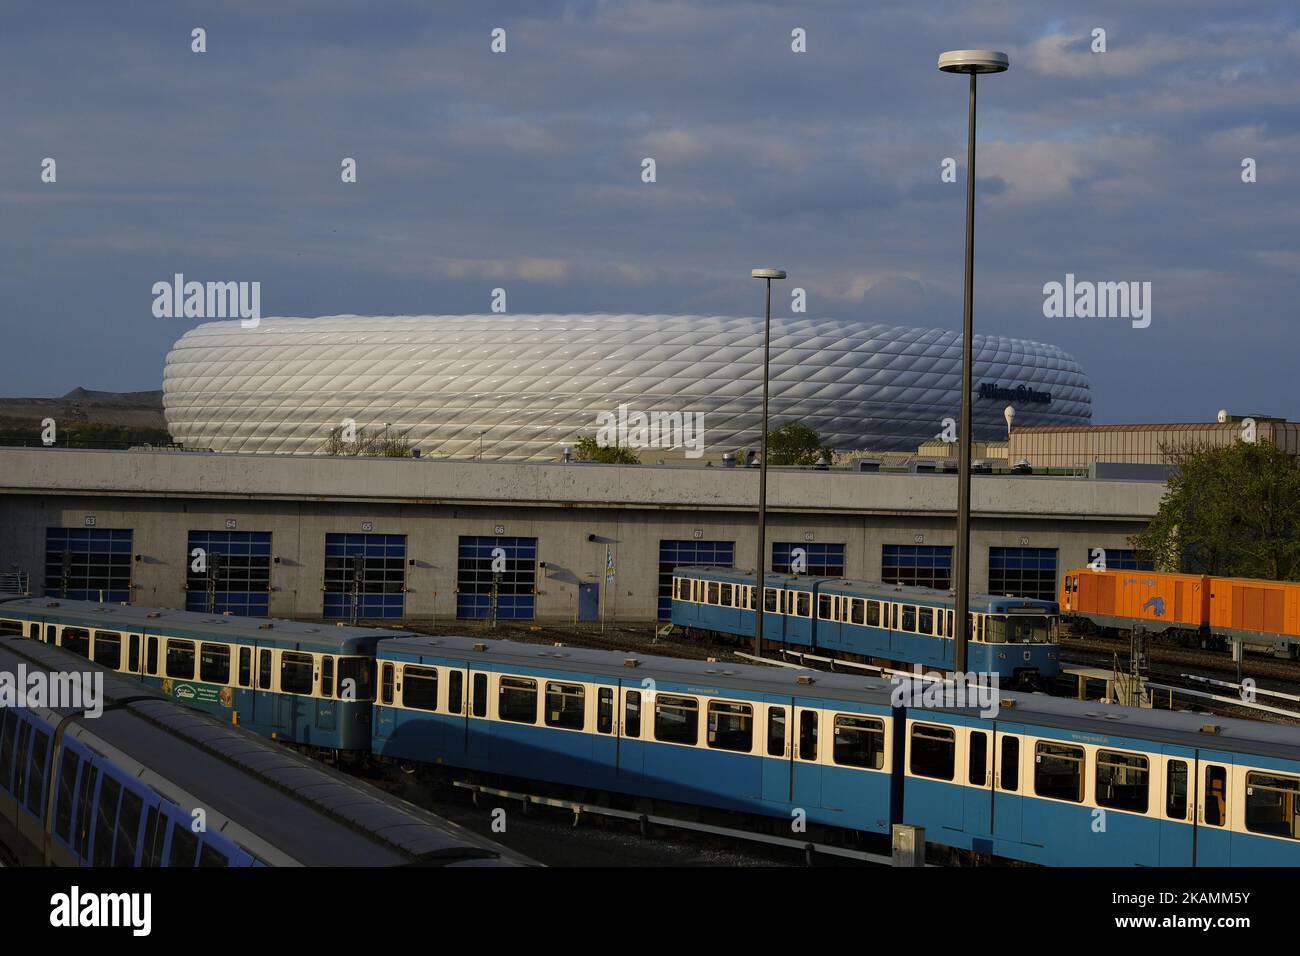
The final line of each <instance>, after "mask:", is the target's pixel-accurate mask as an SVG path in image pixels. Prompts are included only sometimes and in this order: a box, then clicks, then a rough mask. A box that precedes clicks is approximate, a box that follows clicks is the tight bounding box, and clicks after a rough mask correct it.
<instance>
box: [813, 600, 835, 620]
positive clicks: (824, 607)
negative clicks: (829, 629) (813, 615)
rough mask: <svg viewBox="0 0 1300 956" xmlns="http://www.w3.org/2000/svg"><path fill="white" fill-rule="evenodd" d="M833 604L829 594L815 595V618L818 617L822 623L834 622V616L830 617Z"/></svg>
mask: <svg viewBox="0 0 1300 956" xmlns="http://www.w3.org/2000/svg"><path fill="white" fill-rule="evenodd" d="M833 604H834V602H833V601H832V600H831V596H830V595H829V594H819V595H817V617H819V618H820V619H821V620H823V621H833V620H835V618H834V616H833V615H832V611H833V608H832V605H833Z"/></svg>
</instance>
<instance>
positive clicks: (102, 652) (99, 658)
mask: <svg viewBox="0 0 1300 956" xmlns="http://www.w3.org/2000/svg"><path fill="white" fill-rule="evenodd" d="M95 663H96V664H98V665H99V666H100V667H107V668H109V669H110V670H118V669H119V668H121V666H122V635H121V634H116V633H114V632H113V631H96V632H95Z"/></svg>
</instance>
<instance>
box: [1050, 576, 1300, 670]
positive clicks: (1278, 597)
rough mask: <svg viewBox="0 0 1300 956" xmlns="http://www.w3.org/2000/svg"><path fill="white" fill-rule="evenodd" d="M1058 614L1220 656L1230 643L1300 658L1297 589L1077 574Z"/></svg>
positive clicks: (1280, 584) (1205, 579)
mask: <svg viewBox="0 0 1300 956" xmlns="http://www.w3.org/2000/svg"><path fill="white" fill-rule="evenodd" d="M1060 605H1061V613H1062V615H1063V617H1064V618H1065V620H1066V621H1067V623H1070V624H1072V625H1075V626H1083V627H1086V628H1096V629H1101V630H1113V631H1119V632H1121V633H1129V632H1131V631H1133V630H1134V629H1135V628H1138V627H1140V628H1142V629H1143V630H1144V631H1146V632H1147V633H1149V634H1154V635H1157V636H1159V637H1161V638H1163V639H1166V640H1169V641H1172V642H1176V643H1179V644H1182V645H1184V646H1196V647H1209V648H1213V649H1216V650H1222V649H1223V648H1224V647H1225V646H1226V644H1227V643H1228V642H1230V641H1241V642H1242V643H1243V644H1244V645H1245V646H1246V648H1247V649H1249V650H1254V651H1260V652H1264V653H1270V654H1272V655H1273V656H1275V657H1283V658H1290V659H1293V660H1296V659H1300V583H1297V582H1293V581H1263V580H1256V579H1252V578H1222V577H1214V576H1212V575H1206V574H1172V573H1166V572H1161V571H1116V570H1110V569H1106V568H1090V567H1084V568H1074V569H1072V570H1070V571H1067V572H1066V573H1065V576H1064V578H1062V581H1061V601H1060Z"/></svg>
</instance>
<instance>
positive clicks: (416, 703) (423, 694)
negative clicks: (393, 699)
mask: <svg viewBox="0 0 1300 956" xmlns="http://www.w3.org/2000/svg"><path fill="white" fill-rule="evenodd" d="M384 666H385V667H387V666H388V665H384ZM402 706H403V707H408V708H410V709H411V710H437V709H438V669H437V668H436V667H416V666H415V665H414V664H406V665H404V666H403V667H402Z"/></svg>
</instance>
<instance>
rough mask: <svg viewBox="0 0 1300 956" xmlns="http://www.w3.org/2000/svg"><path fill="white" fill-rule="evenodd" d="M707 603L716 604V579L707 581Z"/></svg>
mask: <svg viewBox="0 0 1300 956" xmlns="http://www.w3.org/2000/svg"><path fill="white" fill-rule="evenodd" d="M708 603H710V604H717V603H718V582H717V581H710V582H709V601H708Z"/></svg>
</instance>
